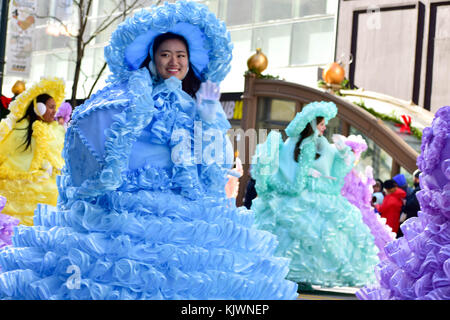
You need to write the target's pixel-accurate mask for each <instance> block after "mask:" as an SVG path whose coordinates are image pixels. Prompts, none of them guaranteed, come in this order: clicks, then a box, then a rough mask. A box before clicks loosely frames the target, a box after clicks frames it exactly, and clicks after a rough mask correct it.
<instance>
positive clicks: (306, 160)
mask: <svg viewBox="0 0 450 320" xmlns="http://www.w3.org/2000/svg"><path fill="white" fill-rule="evenodd" d="M336 114H337V108H336V106H335V104H334V103H332V102H312V103H310V104H308V105H306V106H305V107H304V108H303V110H302V111H301V112H300V113H298V114H297V115H296V116H295V118H294V119H293V120H292V121H291V123H290V124H289V125H288V127H287V128H286V134H287V136H288V139H287V140H286V141H285V142H283V140H282V137H281V134H280V133H279V132H276V131H271V132H270V134H269V135H268V137H267V140H266V142H265V143H263V144H261V145H258V146H257V150H256V154H255V156H254V158H253V165H252V177H254V179H255V180H256V191H257V193H258V197H257V198H256V199H255V200H254V202H253V204H252V210H253V211H254V212H255V223H256V226H257V227H258V228H259V229H262V230H267V231H269V232H272V233H275V234H276V235H277V237H278V241H279V246H278V247H277V250H276V253H275V254H276V255H278V256H281V257H287V258H290V259H291V263H290V265H289V269H290V271H289V274H288V279H290V280H292V281H295V282H297V283H299V284H300V285H301V288H302V289H305V290H306V289H310V288H311V285H318V286H322V287H339V286H362V285H364V284H367V283H371V282H373V281H375V278H374V267H375V265H376V264H377V262H378V261H379V259H378V257H377V252H378V249H377V248H376V246H375V243H374V238H373V236H372V234H371V233H370V230H369V228H368V227H367V225H365V224H364V222H363V220H362V215H361V212H360V211H359V209H358V208H357V207H355V206H354V205H352V204H350V203H349V201H348V200H347V199H346V198H344V197H343V196H342V195H341V193H340V190H341V188H342V186H343V184H344V182H345V180H344V178H345V176H346V175H347V173H348V172H349V171H350V170H351V169H352V166H353V162H354V155H353V153H352V151H351V149H350V147H349V146H347V145H345V143H344V139H343V137H342V136H339V135H335V136H334V138H335V143H334V144H330V143H329V142H328V140H327V139H326V138H325V137H324V136H323V133H324V130H325V129H326V124H327V122H328V121H329V120H330V119H332V118H334V117H335V116H336Z"/></svg>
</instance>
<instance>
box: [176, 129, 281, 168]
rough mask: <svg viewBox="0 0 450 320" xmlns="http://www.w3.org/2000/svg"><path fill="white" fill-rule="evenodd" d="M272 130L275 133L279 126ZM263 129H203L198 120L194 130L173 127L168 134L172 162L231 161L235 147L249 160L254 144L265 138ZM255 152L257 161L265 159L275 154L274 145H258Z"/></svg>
mask: <svg viewBox="0 0 450 320" xmlns="http://www.w3.org/2000/svg"><path fill="white" fill-rule="evenodd" d="M272 131H274V132H277V133H279V130H277V129H273V130H272ZM267 136H268V130H267V129H258V130H256V129H248V130H245V131H244V130H243V129H241V128H238V129H229V130H228V131H227V134H226V135H225V134H224V133H223V131H222V130H219V129H215V128H208V129H206V130H205V129H204V128H203V125H202V122H201V121H196V122H195V123H194V132H193V134H192V132H191V131H189V130H186V129H176V130H174V131H173V132H172V135H171V145H172V151H171V159H172V162H173V163H174V164H175V165H185V166H189V165H194V164H204V165H211V164H213V163H217V164H219V165H222V164H228V163H229V164H231V163H232V162H233V160H234V155H235V151H238V154H239V158H240V159H241V161H242V163H243V164H245V163H249V164H252V161H253V158H252V157H251V156H252V155H253V154H254V153H255V150H256V146H257V145H258V144H262V143H264V142H265V141H266V139H267ZM261 150H263V153H262V154H259V155H258V162H259V163H264V162H265V161H267V160H266V159H273V157H274V156H277V155H278V145H276V144H271V145H270V147H269V148H268V147H267V146H266V147H265V148H262V149H261Z"/></svg>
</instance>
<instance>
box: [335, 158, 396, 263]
mask: <svg viewBox="0 0 450 320" xmlns="http://www.w3.org/2000/svg"><path fill="white" fill-rule="evenodd" d="M374 184H375V180H374V179H373V174H372V167H370V166H367V167H366V170H365V174H362V173H360V172H358V171H357V170H356V169H355V168H353V169H352V171H350V172H349V173H348V174H347V176H345V184H344V186H343V187H342V189H341V194H342V195H343V196H344V197H346V198H347V199H348V201H349V202H350V203H351V204H353V205H354V206H356V207H357V208H358V209H359V210H360V211H361V214H362V219H363V222H364V223H365V224H366V225H367V226H368V227H369V229H370V233H372V235H373V236H374V238H375V245H376V246H377V248H378V249H379V251H378V257H379V258H380V261H382V260H383V259H385V258H386V253H385V252H384V246H385V245H386V243H388V242H390V241H392V240H394V239H395V233H394V232H392V229H391V227H389V226H388V225H387V224H386V219H385V218H381V217H380V215H379V214H377V213H376V212H375V210H374V209H373V207H372V206H371V205H370V203H371V200H372V192H373V187H372V186H373V185H374Z"/></svg>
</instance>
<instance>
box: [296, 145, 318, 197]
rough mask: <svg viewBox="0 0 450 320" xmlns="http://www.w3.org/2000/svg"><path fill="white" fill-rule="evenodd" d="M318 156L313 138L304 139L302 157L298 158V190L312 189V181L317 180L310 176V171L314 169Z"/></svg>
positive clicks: (301, 146)
mask: <svg viewBox="0 0 450 320" xmlns="http://www.w3.org/2000/svg"><path fill="white" fill-rule="evenodd" d="M315 155H316V144H315V142H314V140H313V139H312V137H308V138H306V139H304V140H303V141H302V143H301V145H300V155H299V157H298V170H297V175H296V184H297V188H298V190H299V192H300V190H303V189H305V188H310V186H311V179H315V178H313V177H312V176H310V175H309V171H310V170H309V169H311V168H312V165H313V161H314V158H315Z"/></svg>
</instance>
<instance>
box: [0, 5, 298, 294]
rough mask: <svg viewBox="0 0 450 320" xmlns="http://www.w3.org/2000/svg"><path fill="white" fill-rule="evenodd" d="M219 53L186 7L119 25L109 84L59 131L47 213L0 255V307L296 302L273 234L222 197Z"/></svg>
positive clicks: (210, 29) (215, 39) (224, 45)
mask: <svg viewBox="0 0 450 320" xmlns="http://www.w3.org/2000/svg"><path fill="white" fill-rule="evenodd" d="M231 50H232V45H231V43H230V36H229V33H228V32H227V31H226V28H225V24H224V23H223V22H219V21H218V20H217V18H216V17H215V16H214V14H212V13H211V12H210V11H209V10H208V8H207V7H206V6H204V5H201V4H198V3H195V2H186V1H179V2H177V3H175V4H168V3H166V4H165V5H164V6H159V7H153V8H152V10H151V11H146V10H142V11H140V12H138V13H137V14H135V15H134V16H133V17H132V18H128V19H127V20H126V21H125V22H124V23H122V24H121V25H119V26H118V28H117V30H116V31H115V32H114V33H113V34H112V38H111V42H110V44H109V45H108V46H107V47H106V48H105V58H106V61H107V63H108V65H109V68H110V70H111V72H112V74H111V76H110V77H109V79H108V82H109V84H108V85H107V86H106V87H105V88H104V89H102V90H100V91H99V92H97V93H96V94H95V95H93V96H92V97H91V98H90V99H89V100H88V101H86V102H85V103H84V104H83V105H82V106H79V107H78V108H76V109H75V111H74V114H73V117H72V122H71V125H70V126H69V128H68V130H67V133H66V144H65V147H64V151H63V155H64V158H65V160H66V166H65V168H64V170H63V174H62V175H61V176H60V177H59V179H58V189H59V198H58V205H57V207H56V208H55V207H51V206H44V205H42V206H39V207H38V209H37V210H36V212H35V217H34V223H35V226H33V227H25V226H22V227H19V228H18V229H17V231H16V233H15V235H14V238H13V246H10V247H8V248H6V249H5V250H3V251H0V266H1V268H2V270H3V271H4V272H3V273H2V274H0V297H2V298H10V299H295V298H296V296H297V293H296V291H297V285H296V284H295V283H293V282H291V281H288V280H286V279H285V277H286V274H287V272H288V264H289V261H288V259H285V258H280V257H275V256H274V255H273V253H274V251H275V248H276V246H277V240H276V237H275V236H274V235H273V234H270V233H268V232H266V231H260V230H257V229H255V228H253V227H252V225H253V213H252V212H251V211H248V210H246V209H245V208H236V207H235V206H230V202H229V201H228V200H227V199H226V196H225V184H226V181H227V178H226V175H227V174H228V170H229V169H230V166H231V164H232V157H233V152H232V150H231V151H230V150H229V149H230V143H229V141H228V140H227V138H226V131H227V129H229V128H230V124H229V123H228V121H227V120H226V117H225V114H224V112H223V110H222V108H221V105H220V103H219V101H218V98H219V91H218V85H217V83H219V82H220V81H221V80H223V79H224V77H225V75H226V74H227V73H228V71H229V68H230V66H229V64H230V61H231ZM227 156H228V157H227ZM230 156H231V157H230ZM229 158H231V159H229Z"/></svg>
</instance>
